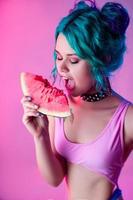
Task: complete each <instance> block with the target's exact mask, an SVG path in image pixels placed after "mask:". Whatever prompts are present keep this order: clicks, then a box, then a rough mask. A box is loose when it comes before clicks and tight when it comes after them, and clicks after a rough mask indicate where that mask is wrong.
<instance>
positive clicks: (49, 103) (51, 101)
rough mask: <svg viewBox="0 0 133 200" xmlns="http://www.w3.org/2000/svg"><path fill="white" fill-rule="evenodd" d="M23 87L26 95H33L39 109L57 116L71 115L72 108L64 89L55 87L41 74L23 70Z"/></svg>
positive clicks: (21, 77) (21, 78) (21, 76)
mask: <svg viewBox="0 0 133 200" xmlns="http://www.w3.org/2000/svg"><path fill="white" fill-rule="evenodd" d="M20 80H21V87H22V91H23V94H24V95H25V96H31V97H32V102H33V103H35V104H37V105H39V109H38V111H39V112H41V113H43V114H46V115H51V116H55V117H67V116H70V109H69V104H68V100H67V97H66V95H65V94H64V93H63V90H60V89H57V88H56V87H53V86H52V85H51V84H50V83H49V82H48V80H47V79H45V78H43V77H42V76H40V75H36V74H32V73H28V72H21V74H20Z"/></svg>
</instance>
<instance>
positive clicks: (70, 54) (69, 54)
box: [55, 49, 77, 56]
mask: <svg viewBox="0 0 133 200" xmlns="http://www.w3.org/2000/svg"><path fill="white" fill-rule="evenodd" d="M55 51H56V52H57V53H58V54H60V52H59V51H57V50H56V49H55ZM66 55H67V56H73V55H76V56H77V54H76V53H68V54H66Z"/></svg>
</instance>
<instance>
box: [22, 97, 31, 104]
mask: <svg viewBox="0 0 133 200" xmlns="http://www.w3.org/2000/svg"><path fill="white" fill-rule="evenodd" d="M25 101H32V97H31V96H23V97H22V99H21V103H24V102H25Z"/></svg>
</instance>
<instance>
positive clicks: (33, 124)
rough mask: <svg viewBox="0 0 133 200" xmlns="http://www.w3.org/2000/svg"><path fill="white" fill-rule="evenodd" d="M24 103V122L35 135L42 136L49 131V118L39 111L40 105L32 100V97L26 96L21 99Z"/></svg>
mask: <svg viewBox="0 0 133 200" xmlns="http://www.w3.org/2000/svg"><path fill="white" fill-rule="evenodd" d="M21 103H22V105H23V109H24V114H23V118H22V121H23V124H24V125H25V127H26V128H27V130H28V131H29V132H30V133H31V134H32V135H33V136H35V137H36V136H37V137H39V136H41V135H43V134H47V133H48V125H49V123H48V118H47V116H46V115H44V114H41V113H39V112H38V108H39V106H38V105H35V104H34V103H33V102H32V99H31V97H29V96H28V97H27V96H24V97H23V98H22V99H21Z"/></svg>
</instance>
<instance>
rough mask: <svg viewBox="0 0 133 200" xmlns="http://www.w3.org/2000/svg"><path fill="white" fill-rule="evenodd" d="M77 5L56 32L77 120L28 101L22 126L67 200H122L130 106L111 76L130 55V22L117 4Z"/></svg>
mask: <svg viewBox="0 0 133 200" xmlns="http://www.w3.org/2000/svg"><path fill="white" fill-rule="evenodd" d="M89 2H90V3H91V5H88V4H87V1H86V2H85V1H80V2H79V3H75V6H74V8H73V9H72V10H71V11H70V13H69V14H68V16H66V17H64V18H63V19H62V20H61V21H60V23H59V25H58V27H57V29H56V36H55V38H56V43H55V51H54V58H55V68H54V69H53V71H52V73H53V76H54V77H56V75H57V73H58V74H59V76H60V77H61V78H62V79H63V80H64V84H65V87H66V90H67V93H68V100H69V105H70V108H71V110H72V115H71V116H70V117H67V118H65V119H63V118H54V117H50V116H44V115H42V114H40V113H39V112H38V105H34V104H33V103H32V99H31V97H23V98H22V104H23V108H24V115H23V123H24V125H25V126H26V128H27V129H28V130H29V132H30V133H31V134H32V135H33V138H34V142H35V149H36V158H37V163H38V167H39V169H40V172H41V174H42V176H44V178H45V180H46V181H47V182H48V183H49V184H51V185H53V186H58V185H59V184H60V183H61V182H62V180H63V179H64V178H65V179H66V183H67V186H68V189H69V190H68V196H69V199H70V200H107V199H108V200H120V199H123V198H122V192H121V190H120V189H119V186H118V178H119V175H120V172H121V169H122V167H123V165H124V162H125V161H126V159H127V158H128V156H129V154H130V152H131V151H132V148H133V125H132V123H131V122H132V119H133V106H132V104H131V103H130V102H128V101H127V100H126V99H124V98H123V97H121V96H120V95H119V94H117V93H116V92H114V91H113V90H112V88H111V86H110V82H109V77H110V75H111V73H112V72H113V71H115V70H116V69H118V68H119V67H120V65H121V64H122V61H123V55H124V52H125V50H126V46H125V32H126V29H127V27H128V24H129V16H128V13H127V11H126V10H125V8H123V6H122V5H120V4H118V3H106V4H105V5H104V6H103V8H102V9H101V10H99V9H98V8H97V7H96V5H95V3H94V2H92V1H89Z"/></svg>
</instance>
